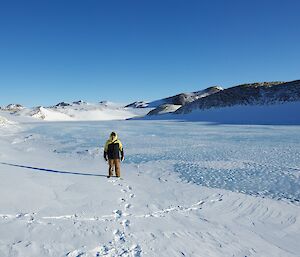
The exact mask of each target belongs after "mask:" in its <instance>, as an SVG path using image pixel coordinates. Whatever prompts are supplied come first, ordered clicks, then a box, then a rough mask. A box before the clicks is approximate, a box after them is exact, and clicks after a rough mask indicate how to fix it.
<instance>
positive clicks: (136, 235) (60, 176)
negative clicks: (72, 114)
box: [0, 121, 300, 257]
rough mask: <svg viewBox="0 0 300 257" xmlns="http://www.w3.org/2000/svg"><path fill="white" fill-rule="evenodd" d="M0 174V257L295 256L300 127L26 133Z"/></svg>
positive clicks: (90, 126)
mask: <svg viewBox="0 0 300 257" xmlns="http://www.w3.org/2000/svg"><path fill="white" fill-rule="evenodd" d="M113 130H115V131H116V132H118V133H119V137H120V139H121V140H122V142H123V144H124V146H125V155H126V160H125V161H124V162H123V164H122V171H121V175H122V177H123V178H124V179H123V180H119V179H116V178H110V179H107V178H106V174H107V164H106V163H105V162H104V160H103V158H102V152H103V144H104V142H105V140H106V138H107V136H108V135H109V133H110V132H111V131H113ZM0 162H1V164H0V194H1V198H0V256H68V257H75V256H77V257H78V256H168V257H169V256H200V257H210V256H212V257H213V256H214V257H215V256H218V257H227V256H237V257H245V256H247V257H250V256H257V257H262V256H265V257H270V256H272V257H276V256H281V257H290V256H299V252H300V245H299V242H300V222H299V218H300V207H299V200H300V178H299V174H300V166H299V164H300V127H299V126H255V125H253V126H247V125H244V126H240V125H213V124H208V123H207V124H206V123H197V122H191V123H189V122H179V121H174V122H166V121H105V122H47V123H37V122H35V123H24V124H18V127H0Z"/></svg>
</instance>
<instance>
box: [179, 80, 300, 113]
mask: <svg viewBox="0 0 300 257" xmlns="http://www.w3.org/2000/svg"><path fill="white" fill-rule="evenodd" d="M293 101H300V80H295V81H291V82H263V83H252V84H242V85H239V86H235V87H231V88H227V89H224V90H222V91H219V92H217V93H216V94H211V95H209V96H206V97H203V98H201V99H197V100H195V101H193V102H191V103H188V104H186V105H185V106H182V107H181V108H179V109H178V110H177V111H176V112H175V113H177V114H184V113H190V112H192V111H194V110H197V109H200V110H206V109H210V108H221V107H229V106H236V105H270V104H278V103H284V102H293Z"/></svg>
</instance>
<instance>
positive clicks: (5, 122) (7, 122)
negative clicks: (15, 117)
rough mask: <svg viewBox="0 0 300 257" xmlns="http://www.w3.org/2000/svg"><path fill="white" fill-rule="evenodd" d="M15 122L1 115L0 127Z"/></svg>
mask: <svg viewBox="0 0 300 257" xmlns="http://www.w3.org/2000/svg"><path fill="white" fill-rule="evenodd" d="M13 124H15V122H12V121H10V120H8V119H7V118H5V117H2V116H0V127H7V126H9V125H13Z"/></svg>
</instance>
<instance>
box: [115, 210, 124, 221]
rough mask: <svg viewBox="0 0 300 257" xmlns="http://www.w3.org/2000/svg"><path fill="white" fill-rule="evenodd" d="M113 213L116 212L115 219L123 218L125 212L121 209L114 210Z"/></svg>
mask: <svg viewBox="0 0 300 257" xmlns="http://www.w3.org/2000/svg"><path fill="white" fill-rule="evenodd" d="M113 213H114V216H115V219H119V218H121V217H122V214H123V213H122V211H121V210H114V211H113Z"/></svg>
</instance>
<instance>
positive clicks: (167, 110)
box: [147, 104, 181, 115]
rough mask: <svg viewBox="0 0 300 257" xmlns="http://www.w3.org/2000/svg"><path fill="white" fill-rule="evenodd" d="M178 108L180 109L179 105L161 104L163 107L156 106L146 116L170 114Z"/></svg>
mask: <svg viewBox="0 0 300 257" xmlns="http://www.w3.org/2000/svg"><path fill="white" fill-rule="evenodd" d="M180 107H181V105H175V104H163V105H160V106H158V107H157V108H155V109H154V110H152V111H150V112H149V113H148V114H147V115H157V114H163V113H171V112H175V111H176V110H177V109H179V108H180Z"/></svg>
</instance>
